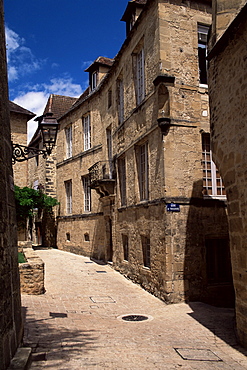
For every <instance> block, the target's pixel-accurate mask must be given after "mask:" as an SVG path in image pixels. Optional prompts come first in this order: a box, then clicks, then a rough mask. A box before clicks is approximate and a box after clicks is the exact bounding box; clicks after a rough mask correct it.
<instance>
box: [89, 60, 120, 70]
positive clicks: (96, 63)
mask: <svg viewBox="0 0 247 370" xmlns="http://www.w3.org/2000/svg"><path fill="white" fill-rule="evenodd" d="M113 63H114V59H111V58H106V57H98V58H97V59H96V60H95V61H94V62H93V63H92V64H90V66H89V67H88V68H87V69H85V72H91V71H94V70H95V69H96V66H99V65H102V66H106V67H111V66H112V65H113Z"/></svg>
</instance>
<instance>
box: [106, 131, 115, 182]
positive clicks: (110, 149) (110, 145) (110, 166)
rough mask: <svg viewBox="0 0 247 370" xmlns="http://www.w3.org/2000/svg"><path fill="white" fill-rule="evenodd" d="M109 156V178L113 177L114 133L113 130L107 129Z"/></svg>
mask: <svg viewBox="0 0 247 370" xmlns="http://www.w3.org/2000/svg"><path fill="white" fill-rule="evenodd" d="M106 142H107V154H108V161H109V178H110V179H112V176H113V162H112V131H111V128H108V129H106Z"/></svg>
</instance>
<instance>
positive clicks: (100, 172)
mask: <svg viewBox="0 0 247 370" xmlns="http://www.w3.org/2000/svg"><path fill="white" fill-rule="evenodd" d="M88 171H89V176H90V184H91V185H92V184H93V183H95V182H96V181H102V180H114V179H115V165H114V163H113V161H99V162H96V163H95V164H94V165H93V166H92V167H90V168H89V169H88Z"/></svg>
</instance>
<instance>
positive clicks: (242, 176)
mask: <svg viewBox="0 0 247 370" xmlns="http://www.w3.org/2000/svg"><path fill="white" fill-rule="evenodd" d="M215 3H216V5H218V1H216V2H215ZM219 3H221V2H219ZM231 3H232V5H234V9H233V13H232V14H233V15H236V14H238V16H237V17H234V16H233V17H232V18H233V21H232V24H231V26H230V27H229V28H227V29H226V25H225V29H224V30H225V32H224V33H223V35H222V37H221V39H220V40H219V41H218V42H217V43H216V44H212V46H213V48H212V49H211V51H210V54H209V58H210V61H209V93H210V110H211V132H212V147H213V156H214V160H215V162H216V163H217V166H218V168H219V171H220V174H221V176H222V178H223V181H224V184H225V187H226V193H227V201H228V206H227V209H228V223H229V231H230V247H231V259H232V269H233V280H234V288H235V294H236V322H237V333H238V336H239V340H240V342H241V343H242V344H243V345H244V346H245V347H247V274H246V271H247V258H246V238H247V190H246V189H247V180H246V173H247V154H246V138H247V124H246V117H247V105H246V97H247V83H246V81H247V73H246V41H245V40H246V39H247V21H246V19H247V5H245V7H244V8H242V9H241V4H242V2H240V1H236V2H231ZM240 3H241V4H240ZM219 5H220V4H219ZM217 21H218V13H217V12H215V13H214V23H217ZM212 39H213V40H215V39H216V38H215V34H213V35H212Z"/></svg>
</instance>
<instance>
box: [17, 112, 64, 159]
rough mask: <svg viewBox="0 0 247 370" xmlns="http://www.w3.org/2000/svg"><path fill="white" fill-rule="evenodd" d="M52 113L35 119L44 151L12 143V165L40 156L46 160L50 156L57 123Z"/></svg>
mask: <svg viewBox="0 0 247 370" xmlns="http://www.w3.org/2000/svg"><path fill="white" fill-rule="evenodd" d="M52 116H53V113H46V114H44V115H43V116H40V117H37V118H35V121H38V123H39V124H38V129H39V130H40V132H41V137H42V141H43V146H44V149H38V148H33V147H29V146H24V145H20V144H14V143H12V148H13V153H12V163H13V164H15V163H16V162H23V161H26V160H28V159H30V158H33V157H36V156H37V155H42V156H43V158H46V157H47V156H48V155H50V154H51V152H52V149H53V148H54V146H55V144H56V139H57V132H58V123H57V120H56V118H54V117H52Z"/></svg>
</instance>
